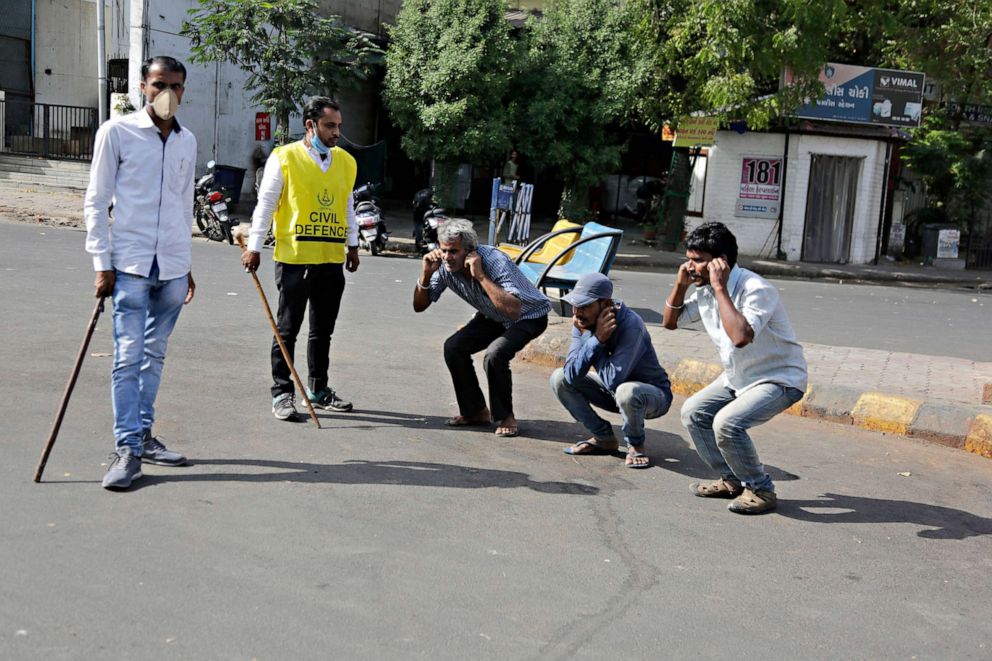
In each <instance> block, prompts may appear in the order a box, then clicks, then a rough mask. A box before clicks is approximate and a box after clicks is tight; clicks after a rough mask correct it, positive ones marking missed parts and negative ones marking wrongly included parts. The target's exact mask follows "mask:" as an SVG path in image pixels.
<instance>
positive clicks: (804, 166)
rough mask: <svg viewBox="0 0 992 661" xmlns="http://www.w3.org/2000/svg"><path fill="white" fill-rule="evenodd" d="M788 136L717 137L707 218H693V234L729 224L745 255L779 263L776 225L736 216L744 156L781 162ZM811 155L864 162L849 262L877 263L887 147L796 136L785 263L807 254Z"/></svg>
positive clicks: (790, 167)
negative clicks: (805, 239)
mask: <svg viewBox="0 0 992 661" xmlns="http://www.w3.org/2000/svg"><path fill="white" fill-rule="evenodd" d="M784 149H785V136H784V135H782V134H775V133H757V132H753V133H745V134H744V135H740V134H737V133H735V132H733V131H718V132H717V135H716V144H715V145H714V146H713V147H711V148H710V153H709V159H707V160H708V162H707V167H708V172H707V176H706V198H705V206H704V209H703V216H702V218H689V219H688V223H687V225H688V229H689V230H691V229H693V228H695V227H697V226H698V225H700V224H701V223H703V222H710V221H719V222H722V223H724V224H725V225H726V226H727V227H729V228H730V230H731V231H732V232H733V233H734V235H735V236H736V237H737V243H738V247H739V248H740V252H741V254H745V255H751V256H761V257H774V256H775V249H776V243H777V222H778V221H777V220H776V219H772V218H767V219H766V218H741V217H738V216H735V215H734V211H735V208H736V204H737V195H738V193H739V190H740V188H739V182H740V177H741V157H742V156H744V155H767V156H779V157H780V156H782V155H783V152H784ZM812 154H828V155H835V156H850V157H862V158H863V159H864V160H863V162H862V168H861V174H860V178H859V184H858V191H857V199H856V203H855V211H854V229H853V232H852V239H851V254H850V260H849V261H850V262H851V263H854V264H863V263H866V262H870V261H872V260H873V259H874V257H875V243H876V232H877V231H878V213H879V207H880V205H881V195H882V193H883V190H884V185H883V182H884V169H885V143H883V142H880V141H877V140H870V139H863V138H836V137H825V136H817V135H797V134H793V135H792V136H791V137H790V139H789V162H788V166H787V174H786V181H785V194H784V199H783V200H782V202H783V220H782V250H783V251H784V252H785V254H786V259H788V260H790V261H798V260H799V259H800V256H801V253H802V243H803V228H804V225H805V219H806V192H807V188H808V187H809V170H810V163H811V155H812Z"/></svg>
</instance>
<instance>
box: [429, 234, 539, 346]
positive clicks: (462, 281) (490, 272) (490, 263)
mask: <svg viewBox="0 0 992 661" xmlns="http://www.w3.org/2000/svg"><path fill="white" fill-rule="evenodd" d="M476 252H478V253H479V257H480V258H482V270H483V271H485V273H486V276H488V278H489V279H490V280H492V281H493V282H495V283H496V284H497V285H499V286H500V287H502V289H503V291H505V292H507V293H509V294H512V295H514V296H516V297H517V298H519V299H520V319H519V320H518V321H523V320H524V319H539V318H540V317H544V316H547V314H548V313H549V312H551V301H549V300H548V297H547V296H545V295H544V294H542V293H541V292H540V290H538V288H537V287H535V286H534V285H533V283H531V281H530V280H528V279H527V276H525V275H524V274H523V272H522V271H521V270H520V269H518V268H517V265H516V264H514V263H513V261H512V260H511V259H510V258H509V257H507V256H506V253H504V252H502V251H500V250H497V249H496V248H493V247H492V246H485V245H480V246H478V247H476ZM427 287H428V289H429V290H430V291H429V292H428V294H429V295H430V297H431V302H432V303H436V302H437V300H438V299H439V298H441V294H442V293H443V292H444V290H445V289H448V288H449V287H450V288H451V289H452V291H454V292H455V293H456V294H458V295H459V296H460V297H461V298H462V299H464V301H465V302H466V303H468V304H469V305H471V306H472V307H473V308H475V309H476V310H478V311H479V313H480V314H482V315H483V316H485V317H486V318H487V319H492V320H493V321H498V322H499V323H501V324H503V326H504V327H505V328H509V327H510V326H512V325H513V324H514V321H513V319H511V318H509V317H507V316H506V315H505V314H503V313H502V312H500V311H499V310H498V309H496V306H495V305H493V302H492V301H491V300H490V299H489V295H488V294H487V293H486V290H485V289H483V288H482V285H481V284H479V281H478V280H476V279H475V278H473V277H471V276H468V275H465V274H464V273H462V272H458V273H451V272H450V271H448V269H446V268H445V267H444V266H443V265H442V266H441V268H439V269H438V270H437V271H435V272H434V275H432V276H431V279H430V284H428V286H427Z"/></svg>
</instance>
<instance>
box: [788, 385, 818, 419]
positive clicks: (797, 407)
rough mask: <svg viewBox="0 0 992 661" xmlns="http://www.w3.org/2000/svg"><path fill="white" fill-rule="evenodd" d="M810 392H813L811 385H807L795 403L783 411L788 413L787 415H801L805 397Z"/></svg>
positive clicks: (807, 396)
mask: <svg viewBox="0 0 992 661" xmlns="http://www.w3.org/2000/svg"><path fill="white" fill-rule="evenodd" d="M811 392H813V386H811V385H807V386H806V392H804V393H803V398H802V399H800V400H799V401H798V402H796V403H795V404H793V405H792V406H790V407H789V408H787V409H785V412H786V413H788V414H789V415H798V416H802V415H803V410H804V408H805V407H804V405H805V404H806V399H807V398H809V394H810V393H811Z"/></svg>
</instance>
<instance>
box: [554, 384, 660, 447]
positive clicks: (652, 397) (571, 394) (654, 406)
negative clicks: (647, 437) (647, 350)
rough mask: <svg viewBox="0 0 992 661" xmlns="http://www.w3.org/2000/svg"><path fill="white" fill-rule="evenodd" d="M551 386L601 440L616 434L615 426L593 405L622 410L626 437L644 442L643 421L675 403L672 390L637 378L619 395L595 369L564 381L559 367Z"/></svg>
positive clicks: (639, 443) (638, 444) (620, 389)
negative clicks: (603, 380) (600, 415)
mask: <svg viewBox="0 0 992 661" xmlns="http://www.w3.org/2000/svg"><path fill="white" fill-rule="evenodd" d="M551 390H552V391H553V392H554V393H555V395H556V396H557V397H558V401H559V402H561V404H562V406H564V407H565V408H566V409H567V410H568V412H569V413H571V414H572V417H573V418H575V419H576V421H578V422H581V423H582V424H583V425H585V428H586V429H588V430H589V433H590V434H592V435H593V436H594V437H596V438H597V439H599V440H606V439H609V438H612V437H613V426H612V425H611V424H610V423H609V422H607V421H606V420H603V419H602V418H601V417H599V414H597V413H596V411H594V410H593V408H592V407H593V405H595V406H598V407H599V408H601V409H604V410H606V411H610V412H611V413H619V414H620V418H621V420H622V421H623V427H622V429H623V440H624V441H626V442H627V445H630V446H634V447H641V446H642V445H644V421H645V420H650V419H652V418H660V417H661V416H663V415H665V414H666V413H668V409H669V407H671V405H672V393H671V391H670V390H663V389H661V388H659V387H658V386H653V385H651V384H649V383H640V382H638V381H628V382H627V383H621V384H620V386H619V387H618V388H617V392H616V395H614V394H613V393H611V392H610V391H609V390H607V389H606V386H604V385H603V382H602V381H601V380H600V379H599V377H598V376H596V375H595V374H593V373H592V372H590V373H588V374H586V375H585V376H584V377H582V379H581V380H580V381H579V382H578V383H567V382H566V381H565V370H563V369H561V368H560V367H559V368H558V369H556V370H555V371H554V372H552V374H551Z"/></svg>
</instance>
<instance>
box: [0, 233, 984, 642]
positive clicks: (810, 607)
mask: <svg viewBox="0 0 992 661" xmlns="http://www.w3.org/2000/svg"><path fill="white" fill-rule="evenodd" d="M0 239H2V241H3V244H4V246H5V258H4V263H3V267H2V269H0V292H2V297H3V298H2V300H3V303H4V314H3V315H2V316H0V330H2V337H3V338H4V341H3V344H2V348H0V365H2V370H3V372H2V374H3V378H2V379H0V415H2V419H3V420H4V423H5V424H4V425H3V431H2V432H0V434H2V435H0V447H2V448H3V450H2V452H3V461H2V462H0V529H2V531H3V538H2V539H3V542H2V544H0V572H2V574H0V658H3V659H46V660H47V659H81V658H85V659H89V658H103V659H129V658H140V659H205V658H209V659H328V658H341V659H409V658H429V659H467V658H471V659H565V658H579V659H603V658H624V659H658V658H671V659H682V658H723V657H725V656H728V655H731V656H734V657H741V658H745V659H788V660H791V659H797V658H805V659H914V658H915V659H988V658H990V656H992V618H990V617H989V614H990V611H989V604H990V603H992V594H990V593H992V588H990V585H989V581H988V576H989V572H990V570H992V488H990V486H989V485H990V479H989V478H990V475H992V463H990V462H989V460H987V459H983V458H981V457H977V456H974V455H970V454H967V453H964V452H960V451H955V450H951V449H948V448H945V447H940V446H930V445H925V444H920V443H916V442H912V441H907V440H906V439H901V438H896V437H887V436H884V435H880V434H872V433H867V432H861V431H858V430H855V429H852V428H849V427H843V426H839V425H835V424H830V423H818V422H813V421H810V420H803V419H797V418H794V417H792V416H781V417H780V418H779V419H776V420H774V421H772V422H771V423H769V424H768V425H765V426H764V427H762V428H760V429H759V430H758V431H757V432H756V437H757V438H758V443H759V448H760V451H761V453H762V456H763V457H764V459H765V460H766V462H768V464H769V466H770V468H771V470H772V471H773V475H774V476H775V477H776V479H777V481H778V487H779V494H780V498H781V501H780V509H779V511H778V512H777V513H775V514H772V515H768V516H763V517H755V518H747V517H740V516H735V515H733V514H730V513H729V512H727V511H726V509H725V503H723V502H718V501H710V500H704V499H698V498H694V497H692V496H691V494H690V493H689V491H688V483H689V482H690V481H692V480H695V479H699V478H700V477H709V476H708V475H707V474H706V471H705V469H704V468H703V467H702V466H701V464H700V462H699V460H698V459H697V458H696V456H695V453H694V452H693V451H692V449H691V448H690V446H689V444H688V441H687V436H686V434H685V433H684V430H682V428H681V426H680V424H679V421H678V418H677V416H675V415H674V414H673V415H670V416H667V417H666V418H662V419H661V420H657V421H652V422H651V423H650V424H649V432H648V442H647V446H648V452H649V454H650V455H651V456H652V458H653V460H654V462H655V466H654V467H653V468H651V469H649V470H646V471H632V470H627V469H625V468H623V467H622V465H621V463H622V460H621V459H620V458H618V457H590V458H578V459H573V458H569V457H566V456H565V455H563V454H562V452H561V450H562V448H563V447H564V445H565V443H568V442H571V441H574V440H576V439H578V438H580V437H581V434H580V430H579V429H578V428H577V427H576V426H575V425H574V424H573V423H571V422H570V421H568V418H567V415H566V414H565V412H564V410H562V409H561V408H560V407H559V406H558V405H557V403H556V402H555V401H554V400H553V397H552V395H551V393H550V391H549V389H548V387H547V376H548V374H547V370H546V369H545V368H540V367H536V366H531V365H523V364H521V365H517V366H516V367H515V386H516V399H517V413H518V417H520V418H521V420H522V423H523V425H524V436H522V437H520V438H516V439H508V440H498V441H497V440H496V439H494V438H493V437H492V435H491V434H489V433H488V432H486V431H463V430H452V429H447V428H444V427H443V425H442V421H443V420H444V418H445V417H446V416H449V415H451V414H452V413H454V411H455V409H454V396H453V393H452V391H451V386H450V383H449V382H448V378H447V375H446V373H445V370H444V368H443V366H442V364H441V356H440V346H441V342H442V340H443V338H444V337H445V336H446V335H447V334H449V333H450V332H452V331H453V330H454V328H455V327H456V325H457V324H459V323H463V322H464V321H465V320H466V319H467V318H468V315H469V312H468V309H467V308H466V307H465V306H464V305H463V304H462V303H461V302H459V301H457V300H456V299H454V298H453V297H451V296H447V295H446V296H445V298H443V299H442V300H441V301H440V302H439V303H438V304H437V305H436V306H435V307H432V308H431V309H430V310H428V311H427V312H426V313H424V314H421V315H414V314H413V312H412V310H411V308H410V302H409V299H410V296H411V292H412V287H413V278H414V277H415V275H416V272H417V263H416V261H415V260H412V259H404V258H387V257H378V258H371V257H369V258H367V259H365V260H364V261H363V263H362V268H361V269H360V271H359V272H358V273H357V274H354V275H350V276H349V284H348V288H347V291H346V294H345V301H344V305H343V309H342V313H341V316H340V319H339V327H338V332H337V334H336V336H335V341H334V345H333V349H332V369H333V374H334V376H333V385H334V386H335V387H336V388H338V389H339V390H340V391H341V393H342V394H343V395H344V396H346V397H347V398H349V399H352V400H353V401H354V402H355V403H356V411H354V412H353V413H350V414H326V415H323V424H324V425H325V429H323V430H320V431H318V430H316V429H315V428H313V427H312V426H310V425H309V424H305V423H300V424H289V423H282V422H278V421H276V420H274V419H273V418H272V416H271V414H270V412H269V397H268V367H267V358H266V356H267V353H268V345H269V342H270V339H269V333H268V331H267V329H266V326H267V324H266V322H265V320H264V318H263V315H262V312H261V310H260V307H259V301H258V298H257V295H256V294H255V291H254V287H253V286H252V284H251V280H250V278H249V277H248V276H247V275H245V274H244V273H243V272H242V271H240V270H239V269H238V268H237V257H238V255H237V249H236V248H232V247H229V246H224V245H220V244H216V243H214V244H207V243H203V242H197V243H196V245H195V246H194V260H195V271H194V272H195V274H196V275H197V277H198V282H199V290H198V294H197V297H196V300H195V301H194V302H193V303H192V304H191V305H190V306H189V308H188V309H187V310H185V311H184V313H183V316H182V317H181V318H180V320H179V325H178V327H177V330H176V332H175V334H174V335H173V340H172V346H171V347H170V351H169V357H168V360H167V364H166V370H165V376H164V380H163V387H162V391H161V394H160V397H159V401H158V413H159V417H158V423H157V426H156V432H157V433H158V434H159V435H160V436H162V437H163V438H164V440H165V441H166V442H167V443H168V444H169V445H170V446H171V447H174V448H175V449H177V450H180V451H183V452H185V453H187V454H188V455H189V456H190V457H191V458H192V459H193V461H194V465H192V466H189V467H185V468H178V469H169V468H163V467H155V466H149V467H146V469H145V470H146V478H145V479H144V480H143V481H142V482H141V483H140V487H138V488H136V489H134V490H132V491H131V492H129V493H122V494H115V493H109V492H106V491H104V490H103V489H101V488H100V486H99V481H100V478H101V477H102V474H103V472H104V470H105V467H104V466H103V465H101V461H103V462H105V461H106V460H105V457H106V454H107V453H109V452H110V450H111V446H112V441H111V435H110V428H111V413H110V405H109V398H108V389H109V385H108V382H109V374H108V373H109V368H110V359H109V357H107V356H106V355H105V354H107V353H109V352H110V351H111V340H110V332H109V325H108V324H107V323H106V322H102V323H101V324H100V327H99V329H98V330H97V332H96V334H95V337H94V341H93V344H92V345H91V348H90V356H89V357H88V358H87V360H86V363H85V364H84V366H83V370H82V374H81V377H80V381H79V384H78V386H77V389H76V394H75V395H74V398H73V401H72V404H71V406H70V407H69V411H68V414H67V417H66V421H65V424H64V426H63V430H62V434H61V436H60V439H59V442H58V444H57V445H56V446H55V449H54V452H53V454H52V458H51V460H50V462H49V464H48V468H47V472H46V480H45V482H43V483H42V484H34V483H32V482H31V475H32V473H33V469H34V465H35V463H36V461H37V458H38V455H39V453H40V450H41V446H42V444H43V442H44V439H45V437H46V436H47V433H48V429H49V426H50V424H51V417H52V415H53V413H54V409H55V406H56V403H57V401H58V398H59V396H60V394H61V392H62V389H63V387H64V384H65V379H66V377H67V376H68V372H69V368H70V366H71V363H72V360H73V357H74V355H75V353H76V351H77V348H78V345H79V341H80V339H81V337H82V333H83V329H84V326H85V323H86V320H87V318H88V315H89V312H90V311H91V310H92V307H93V299H92V298H91V297H90V295H91V288H90V285H91V281H92V275H91V271H90V268H91V267H90V264H89V260H88V259H87V257H86V256H85V254H84V253H83V251H82V242H83V235H82V233H81V232H78V231H69V230H57V229H52V228H38V227H32V226H26V225H12V224H0ZM271 273H272V271H271V267H270V265H269V263H268V262H266V264H265V266H264V268H263V274H262V278H263V282H264V284H265V286H266V289H267V291H268V292H269V294H270V295H273V294H274V287H273V286H272V284H271ZM639 277H641V276H640V275H639V274H623V278H624V279H625V281H624V284H623V286H624V288H628V287H630V285H628V284H627V283H626V279H627V278H630V279H631V280H633V279H635V278H639ZM655 277H657V276H655ZM835 286H836V285H835ZM628 298H629V296H628ZM304 371H305V370H304ZM677 403H678V402H677ZM900 473H903V474H907V475H900Z"/></svg>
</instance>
